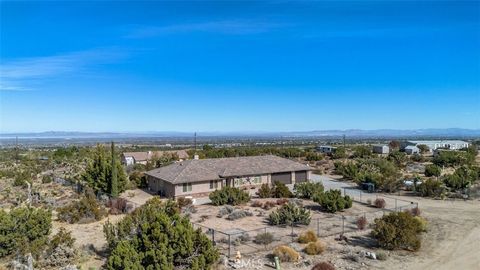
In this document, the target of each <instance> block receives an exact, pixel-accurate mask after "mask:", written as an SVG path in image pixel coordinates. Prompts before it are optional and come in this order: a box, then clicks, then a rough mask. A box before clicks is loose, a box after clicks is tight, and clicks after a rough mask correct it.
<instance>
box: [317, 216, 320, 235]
mask: <svg viewBox="0 0 480 270" xmlns="http://www.w3.org/2000/svg"><path fill="white" fill-rule="evenodd" d="M317 236H318V237H320V218H317Z"/></svg>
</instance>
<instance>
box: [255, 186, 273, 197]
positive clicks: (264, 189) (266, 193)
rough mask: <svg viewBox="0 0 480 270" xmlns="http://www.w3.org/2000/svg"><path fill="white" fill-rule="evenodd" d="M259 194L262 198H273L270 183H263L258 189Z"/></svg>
mask: <svg viewBox="0 0 480 270" xmlns="http://www.w3.org/2000/svg"><path fill="white" fill-rule="evenodd" d="M257 195H258V197H260V198H271V197H272V189H271V188H270V186H269V185H268V184H262V185H261V186H260V188H259V189H258V191H257Z"/></svg>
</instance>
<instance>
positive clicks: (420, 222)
mask: <svg viewBox="0 0 480 270" xmlns="http://www.w3.org/2000/svg"><path fill="white" fill-rule="evenodd" d="M414 220H415V222H416V223H417V228H418V232H426V231H427V226H428V222H427V220H425V219H424V218H423V217H421V216H414Z"/></svg>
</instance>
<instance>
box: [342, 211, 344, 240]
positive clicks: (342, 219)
mask: <svg viewBox="0 0 480 270" xmlns="http://www.w3.org/2000/svg"><path fill="white" fill-rule="evenodd" d="M343 234H345V216H344V215H342V235H343Z"/></svg>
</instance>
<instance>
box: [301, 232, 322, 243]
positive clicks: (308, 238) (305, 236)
mask: <svg viewBox="0 0 480 270" xmlns="http://www.w3.org/2000/svg"><path fill="white" fill-rule="evenodd" d="M317 239H318V238H317V234H316V233H315V232H314V231H311V230H308V231H306V232H304V233H301V234H300V236H299V237H298V239H297V241H298V242H299V243H302V244H306V243H310V242H315V241H317Z"/></svg>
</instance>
